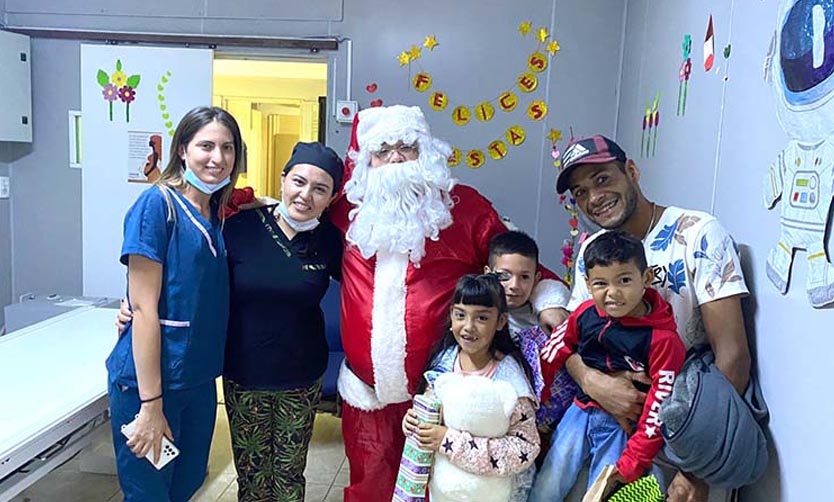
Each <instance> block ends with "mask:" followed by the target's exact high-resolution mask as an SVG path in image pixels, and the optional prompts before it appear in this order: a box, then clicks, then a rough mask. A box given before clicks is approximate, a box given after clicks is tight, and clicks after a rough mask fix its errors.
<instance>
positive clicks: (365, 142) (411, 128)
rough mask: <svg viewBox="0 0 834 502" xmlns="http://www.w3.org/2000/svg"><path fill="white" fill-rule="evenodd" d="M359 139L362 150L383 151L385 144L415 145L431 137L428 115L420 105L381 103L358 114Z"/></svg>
mask: <svg viewBox="0 0 834 502" xmlns="http://www.w3.org/2000/svg"><path fill="white" fill-rule="evenodd" d="M356 118H357V121H356V122H357V123H356V129H355V132H356V142H357V145H356V146H358V149H359V150H366V149H369V150H370V151H376V150H379V147H380V146H382V144H383V143H388V144H389V145H393V144H394V143H396V142H398V141H402V142H403V143H406V144H413V143H415V142H417V140H418V139H421V137H423V138H426V137H431V130H430V129H429V124H428V122H426V116H425V115H423V111H422V110H420V107H418V106H403V105H394V106H385V107H383V106H379V107H374V108H367V109H365V110H362V111H361V112H359V113H358V114H357V117H356Z"/></svg>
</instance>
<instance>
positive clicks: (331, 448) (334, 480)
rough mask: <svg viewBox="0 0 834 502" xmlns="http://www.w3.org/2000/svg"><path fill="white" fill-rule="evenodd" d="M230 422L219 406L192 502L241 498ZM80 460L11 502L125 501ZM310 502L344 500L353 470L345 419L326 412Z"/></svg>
mask: <svg viewBox="0 0 834 502" xmlns="http://www.w3.org/2000/svg"><path fill="white" fill-rule="evenodd" d="M229 438H230V436H229V423H228V420H227V418H226V411H225V409H224V407H223V406H222V405H219V406H218V407H217V422H216V425H215V432H214V439H213V441H212V445H211V453H210V457H209V465H208V475H207V477H206V481H205V483H204V484H203V486H202V487H201V488H200V490H199V491H198V492H197V493H196V494H195V496H194V497H193V498H192V501H193V502H234V501H236V500H237V474H236V472H235V467H234V462H233V460H232V447H231V440H230V439H229ZM79 465H80V462H79V460H78V458H75V459H72V460H71V461H69V462H67V463H66V464H64V465H63V466H61V467H59V468H58V469H56V470H54V471H52V472H51V473H49V474H47V475H46V476H44V477H43V478H42V479H40V480H39V481H38V482H37V483H35V484H34V485H32V486H31V487H29V489H27V490H25V491H24V492H23V493H21V494H19V495H18V496H17V497H15V498H14V499H12V502H51V501H53V500H61V501H62V502H90V501H102V502H104V501H106V502H122V500H123V498H124V497H123V496H122V494H121V492H120V491H119V484H118V480H117V479H116V477H115V476H108V475H104V474H91V473H85V472H81V471H80V469H79ZM305 476H306V478H307V500H308V501H310V502H325V501H326V502H334V501H341V500H343V488H344V486H345V485H346V484H347V483H348V480H349V476H350V469H349V468H348V465H347V460H346V459H345V452H344V443H343V442H342V429H341V420H340V419H339V418H338V417H335V416H333V415H330V414H327V413H320V414H318V415H317V416H316V422H315V425H314V428H313V438H312V440H311V441H310V451H309V454H308V460H307V469H306V470H305Z"/></svg>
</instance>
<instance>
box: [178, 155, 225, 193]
mask: <svg viewBox="0 0 834 502" xmlns="http://www.w3.org/2000/svg"><path fill="white" fill-rule="evenodd" d="M182 162H183V164H185V172H184V173H183V175H182V177H183V178H185V181H187V182H188V184H189V185H191V186H193V187H194V188H196V189H197V190H199V191H201V192H203V193H204V194H206V195H211V194H213V193H214V192H216V191H218V190H222V189H223V188H224V187H225V186H226V185H228V184H229V183H231V182H232V178H231V177H230V176H227V177H226V178H225V179H223V180H222V181H220V182H219V183H206V182H204V181H203V180H201V179H200V178H199V177H198V176H197V173H195V172H194V171H192V170H191V168H190V167H188V163H187V162H185V159H183V161H182Z"/></svg>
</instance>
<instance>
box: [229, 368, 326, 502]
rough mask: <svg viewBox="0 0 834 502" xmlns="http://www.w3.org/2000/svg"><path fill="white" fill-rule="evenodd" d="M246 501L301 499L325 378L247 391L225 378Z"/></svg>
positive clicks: (241, 491)
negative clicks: (305, 384) (299, 385)
mask: <svg viewBox="0 0 834 502" xmlns="http://www.w3.org/2000/svg"><path fill="white" fill-rule="evenodd" d="M223 390H224V395H225V400H226V413H227V414H228V416H229V429H230V431H231V435H232V452H233V454H234V457H235V469H237V483H238V500H239V501H241V502H244V501H245V502H256V501H257V502H275V501H281V502H296V501H298V502H302V501H303V500H304V485H305V480H304V467H305V466H306V465H307V448H308V446H309V445H310V438H311V437H312V435H313V420H314V419H315V416H316V409H315V408H316V405H317V404H318V402H319V399H321V380H318V381H317V382H316V383H314V384H313V385H311V386H310V387H307V388H305V389H293V390H281V391H270V390H266V391H263V390H254V391H252V390H244V389H243V388H242V387H241V386H240V385H238V384H236V383H234V382H232V381H231V380H227V379H223Z"/></svg>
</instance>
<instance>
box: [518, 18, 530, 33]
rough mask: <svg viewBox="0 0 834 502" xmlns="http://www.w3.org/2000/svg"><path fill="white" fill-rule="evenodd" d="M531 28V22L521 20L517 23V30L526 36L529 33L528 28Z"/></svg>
mask: <svg viewBox="0 0 834 502" xmlns="http://www.w3.org/2000/svg"><path fill="white" fill-rule="evenodd" d="M532 29H533V23H531V22H530V21H522V23H521V24H520V25H518V31H519V32H521V34H522V35H523V36H525V37H526V36H527V34H528V33H530V30H532Z"/></svg>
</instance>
